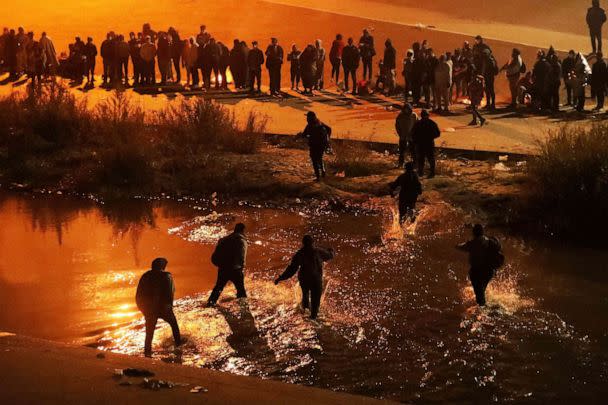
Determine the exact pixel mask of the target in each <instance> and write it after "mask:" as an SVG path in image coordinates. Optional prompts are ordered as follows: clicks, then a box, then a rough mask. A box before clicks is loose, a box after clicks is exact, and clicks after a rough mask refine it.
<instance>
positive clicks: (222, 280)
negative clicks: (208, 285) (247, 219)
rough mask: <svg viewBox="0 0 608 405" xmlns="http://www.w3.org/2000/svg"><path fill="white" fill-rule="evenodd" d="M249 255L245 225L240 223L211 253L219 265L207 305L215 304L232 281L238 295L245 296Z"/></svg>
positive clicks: (239, 296) (214, 261) (238, 296)
mask: <svg viewBox="0 0 608 405" xmlns="http://www.w3.org/2000/svg"><path fill="white" fill-rule="evenodd" d="M246 257H247V239H245V225H244V224H241V223H238V224H236V226H235V227H234V232H233V233H231V234H230V235H228V236H226V237H224V238H222V239H220V240H219V242H218V243H217V246H216V247H215V251H214V252H213V254H212V255H211V262H212V263H213V264H214V265H216V266H217V268H218V272H217V281H216V283H215V287H213V291H211V295H209V300H208V301H207V306H210V307H212V306H214V305H215V304H216V303H217V300H218V299H219V298H220V294H221V293H222V291H223V290H224V287H226V284H228V282H229V281H230V282H232V284H234V287H235V288H236V297H237V298H245V297H247V292H246V291H245V276H244V275H243V269H244V268H245V260H246Z"/></svg>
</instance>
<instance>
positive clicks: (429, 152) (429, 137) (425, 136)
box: [412, 110, 441, 178]
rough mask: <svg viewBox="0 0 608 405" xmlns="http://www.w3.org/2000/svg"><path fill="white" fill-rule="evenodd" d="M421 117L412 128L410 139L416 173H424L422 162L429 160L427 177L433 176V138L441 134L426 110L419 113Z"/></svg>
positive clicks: (420, 174)
mask: <svg viewBox="0 0 608 405" xmlns="http://www.w3.org/2000/svg"><path fill="white" fill-rule="evenodd" d="M420 116H421V119H420V120H419V121H417V122H416V123H415V124H414V127H413V128H412V140H413V142H414V145H415V147H416V163H417V164H418V175H419V176H422V175H424V162H425V160H426V161H428V162H429V166H430V173H429V178H433V177H435V139H437V138H439V137H440V136H441V131H440V130H439V127H438V126H437V123H436V122H435V121H433V120H432V119H431V118H430V117H429V112H428V111H427V110H422V112H421V113H420Z"/></svg>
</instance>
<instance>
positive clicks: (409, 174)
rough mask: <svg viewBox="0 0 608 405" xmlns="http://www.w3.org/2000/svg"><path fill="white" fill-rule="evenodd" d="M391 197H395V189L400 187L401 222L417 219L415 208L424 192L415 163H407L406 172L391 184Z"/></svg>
mask: <svg viewBox="0 0 608 405" xmlns="http://www.w3.org/2000/svg"><path fill="white" fill-rule="evenodd" d="M390 188H391V197H394V194H395V190H397V188H399V189H400V190H399V223H400V224H402V223H404V222H405V220H406V218H409V219H410V220H411V221H412V222H413V221H414V220H415V219H416V214H415V212H414V209H415V208H416V201H417V200H418V196H419V195H420V194H422V185H421V184H420V179H419V178H418V175H416V172H414V163H412V162H407V163H406V164H405V172H404V173H403V174H401V175H400V176H399V177H397V179H396V180H395V181H394V182H392V183H391V184H390Z"/></svg>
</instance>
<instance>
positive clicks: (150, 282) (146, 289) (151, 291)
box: [135, 257, 183, 357]
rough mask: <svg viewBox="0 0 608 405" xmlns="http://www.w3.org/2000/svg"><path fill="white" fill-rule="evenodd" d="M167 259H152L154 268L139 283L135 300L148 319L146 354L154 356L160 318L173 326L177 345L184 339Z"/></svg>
mask: <svg viewBox="0 0 608 405" xmlns="http://www.w3.org/2000/svg"><path fill="white" fill-rule="evenodd" d="M167 263H168V262H167V259H165V258H162V257H159V258H156V259H154V260H153V261H152V269H151V270H149V271H147V272H146V273H144V275H143V276H142V277H141V279H140V280H139V283H138V285H137V293H136V295H135V302H136V303H137V307H138V308H139V310H140V311H141V312H142V313H143V315H144V317H145V319H146V340H145V344H144V354H145V355H146V357H151V356H152V340H153V339H154V330H155V329H156V323H157V322H158V319H159V318H160V319H162V320H164V321H165V322H167V323H168V324H169V325H170V326H171V330H172V331H173V340H174V342H175V346H180V345H181V344H182V343H183V340H182V338H181V335H180V331H179V326H178V324H177V319H176V318H175V314H174V313H173V296H174V294H175V285H174V284H173V276H172V275H171V273H169V272H168V271H165V269H166V268H167Z"/></svg>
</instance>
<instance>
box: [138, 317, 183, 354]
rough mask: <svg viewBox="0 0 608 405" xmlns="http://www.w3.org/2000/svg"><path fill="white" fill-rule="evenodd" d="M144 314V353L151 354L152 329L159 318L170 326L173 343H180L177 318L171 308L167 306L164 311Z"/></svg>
mask: <svg viewBox="0 0 608 405" xmlns="http://www.w3.org/2000/svg"><path fill="white" fill-rule="evenodd" d="M144 316H145V318H146V342H145V344H144V353H145V354H146V355H151V354H152V339H154V330H155V329H156V322H158V319H159V318H160V319H162V320H164V321H165V322H167V323H168V324H169V325H170V326H171V331H173V340H174V341H175V345H179V344H180V343H181V336H180V333H179V326H178V325H177V319H175V314H174V313H173V309H172V308H168V309H167V310H166V311H164V312H162V313H160V314H147V315H144Z"/></svg>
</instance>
